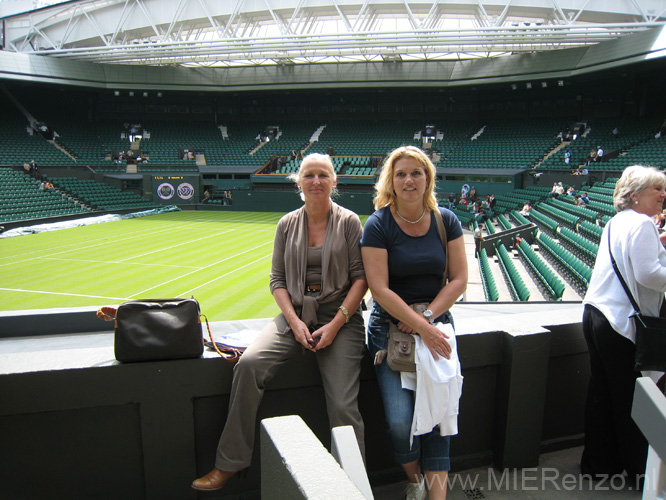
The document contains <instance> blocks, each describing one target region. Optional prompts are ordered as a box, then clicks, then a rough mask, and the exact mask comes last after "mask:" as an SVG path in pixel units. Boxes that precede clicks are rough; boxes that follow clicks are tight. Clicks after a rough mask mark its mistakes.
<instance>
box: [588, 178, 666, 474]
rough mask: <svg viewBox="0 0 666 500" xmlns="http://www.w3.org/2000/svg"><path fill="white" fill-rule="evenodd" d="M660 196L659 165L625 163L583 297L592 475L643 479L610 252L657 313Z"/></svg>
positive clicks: (643, 448)
mask: <svg viewBox="0 0 666 500" xmlns="http://www.w3.org/2000/svg"><path fill="white" fill-rule="evenodd" d="M665 198H666V176H664V173H663V172H660V171H659V170H657V169H656V168H652V167H644V166H640V165H634V166H631V167H628V168H626V169H625V170H624V172H623V173H622V176H621V177H620V179H619V180H618V181H617V183H616V185H615V192H614V194H613V202H614V205H615V209H616V210H617V214H616V215H615V216H613V218H612V219H611V220H610V221H609V222H608V223H607V224H606V226H605V227H604V230H603V233H602V235H601V240H600V245H599V251H598V253H597V258H596V262H595V264H594V271H593V273H592V278H591V280H590V286H589V287H588V290H587V293H586V295H585V299H584V301H583V304H584V312H583V334H584V335H585V340H586V342H587V346H588V352H589V357H590V384H589V390H588V396H587V405H586V410H585V448H584V451H583V456H582V459H581V471H582V472H583V474H590V475H591V476H593V477H597V478H604V477H609V476H613V475H616V474H622V472H623V471H626V473H627V474H628V479H629V481H631V482H632V484H634V483H635V484H641V482H642V481H641V476H642V475H643V474H644V473H645V463H646V460H647V450H648V445H647V441H646V440H645V437H644V436H643V434H642V433H641V431H640V430H639V429H638V427H637V426H636V424H635V422H634V421H633V419H632V418H631V407H632V403H633V395H634V386H635V383H636V379H637V378H638V377H640V376H641V373H639V372H636V371H634V358H635V352H636V349H635V343H636V328H635V326H634V323H633V319H632V317H631V316H632V315H633V313H634V309H633V307H632V305H631V303H630V301H629V298H628V297H627V294H626V292H625V291H624V288H623V287H622V284H621V283H620V280H619V278H618V276H617V274H616V273H615V271H614V269H613V266H612V262H611V252H612V254H613V257H614V259H615V261H616V262H617V266H618V268H619V271H620V273H621V274H622V277H623V278H624V280H625V282H626V283H627V285H628V287H629V289H630V291H631V293H632V295H633V296H634V298H635V299H636V300H637V302H638V304H639V306H640V310H641V312H642V313H644V314H646V315H649V316H659V312H660V310H661V307H662V304H663V302H664V292H666V250H665V249H664V246H663V245H662V244H661V242H660V241H659V234H658V231H657V227H656V226H655V224H654V222H653V221H652V217H654V216H655V215H656V214H658V213H661V211H662V208H663V204H664V199H665ZM609 233H610V234H609ZM653 375H654V374H653ZM654 378H655V379H658V376H655V377H654Z"/></svg>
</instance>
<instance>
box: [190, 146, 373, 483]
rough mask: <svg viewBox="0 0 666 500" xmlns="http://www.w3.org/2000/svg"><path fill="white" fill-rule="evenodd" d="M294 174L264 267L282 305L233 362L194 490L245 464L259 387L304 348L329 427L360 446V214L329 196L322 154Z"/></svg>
mask: <svg viewBox="0 0 666 500" xmlns="http://www.w3.org/2000/svg"><path fill="white" fill-rule="evenodd" d="M295 181H296V183H297V185H298V188H299V190H300V191H301V197H302V199H303V200H304V202H305V204H304V206H303V207H301V208H299V209H298V210H295V211H294V212H291V213H288V214H287V215H285V216H284V217H282V219H280V221H279V222H278V224H277V230H276V232H275V244H274V247H273V260H272V269H271V275H270V287H271V292H272V293H273V296H274V298H275V302H276V303H277V305H278V307H279V308H280V310H281V311H282V313H281V314H280V315H279V316H278V317H276V318H275V319H274V320H273V321H272V322H271V323H270V324H269V325H268V326H267V327H266V328H264V330H263V331H262V333H261V335H260V336H259V337H258V338H257V339H256V340H255V341H254V342H253V343H252V344H251V345H250V347H248V348H247V350H246V351H245V353H244V354H243V356H242V357H241V358H240V360H239V361H238V364H237V365H236V367H235V368H234V377H233V383H232V387H231V394H230V397H229V413H228V416H227V421H226V424H225V426H224V430H223V431H222V436H221V437H220V441H219V445H218V448H217V457H216V460H215V468H214V469H213V470H211V471H210V472H209V473H208V474H206V475H205V476H203V477H201V478H199V479H197V480H195V481H194V482H193V483H192V487H193V488H194V489H197V490H204V491H209V490H217V489H220V488H222V487H223V486H224V485H225V484H226V483H227V481H228V480H229V479H230V478H231V477H232V476H233V475H234V474H235V473H237V472H244V471H245V470H246V469H247V467H248V466H249V465H250V462H251V459H252V449H253V445H254V437H255V420H256V414H257V408H258V407H259V403H260V401H261V398H262V396H263V391H264V387H265V386H266V383H267V382H268V381H269V380H270V379H271V378H273V377H274V376H275V373H276V372H277V370H278V368H279V367H280V365H282V363H284V362H285V361H286V360H287V358H289V357H290V356H292V355H294V354H296V353H300V352H302V350H303V349H307V350H308V351H311V352H313V353H314V354H315V356H316V358H317V363H318V364H319V371H320V373H321V378H322V381H323V385H324V393H325V397H326V408H327V411H328V418H329V423H330V425H331V427H337V426H343V425H351V426H352V427H353V428H354V431H355V433H356V438H357V440H358V443H359V447H360V448H361V451H362V452H363V451H364V446H363V421H362V419H361V415H360V413H359V410H358V405H357V396H358V390H359V381H360V362H361V358H362V356H363V349H364V344H365V335H364V322H363V317H362V315H361V308H360V304H361V300H362V299H363V295H364V294H365V292H366V290H367V283H366V281H365V274H364V272H363V263H362V259H361V251H360V248H359V240H360V238H361V233H362V228H361V221H360V219H359V217H358V216H357V215H356V214H354V213H353V212H351V211H349V210H347V209H345V208H343V207H341V206H339V205H337V204H336V203H334V202H333V201H332V200H331V194H332V193H333V192H334V190H335V187H336V175H335V171H334V169H333V164H332V163H331V159H330V158H329V157H328V156H325V155H321V154H311V155H308V156H307V157H305V158H304V159H303V162H302V164H301V168H300V170H299V172H298V175H297V176H295Z"/></svg>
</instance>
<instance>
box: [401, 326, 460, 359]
mask: <svg viewBox="0 0 666 500" xmlns="http://www.w3.org/2000/svg"><path fill="white" fill-rule="evenodd" d="M398 328H399V329H400V330H401V331H404V330H402V329H401V328H400V323H398ZM407 333H409V332H407ZM418 334H419V336H420V337H421V339H422V340H423V343H424V344H425V345H426V347H428V349H429V350H430V353H431V354H432V357H433V358H435V360H437V359H439V356H444V357H445V358H446V359H451V344H449V343H448V341H447V340H446V339H448V338H449V336H448V335H446V334H445V333H444V332H443V331H441V330H440V329H439V328H437V327H436V326H435V325H430V324H429V325H428V327H427V328H426V329H425V330H423V331H422V332H419V333H418Z"/></svg>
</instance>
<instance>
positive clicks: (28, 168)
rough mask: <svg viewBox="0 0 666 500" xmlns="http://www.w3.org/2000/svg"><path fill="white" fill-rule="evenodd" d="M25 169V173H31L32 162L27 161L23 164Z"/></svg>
mask: <svg viewBox="0 0 666 500" xmlns="http://www.w3.org/2000/svg"><path fill="white" fill-rule="evenodd" d="M23 170H25V173H26V174H28V175H30V163H28V162H27V161H26V162H25V163H24V164H23Z"/></svg>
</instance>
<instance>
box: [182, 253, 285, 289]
mask: <svg viewBox="0 0 666 500" xmlns="http://www.w3.org/2000/svg"><path fill="white" fill-rule="evenodd" d="M271 255H272V253H269V254H268V255H265V256H263V257H261V258H260V259H257V260H255V261H253V262H248V263H247V264H245V265H244V266H241V267H237V268H236V269H234V270H232V271H229V272H228V273H225V274H222V275H220V276H218V277H217V278H215V279H212V280H210V281H207V282H206V283H202V284H201V285H199V286H195V287H194V288H192V289H191V290H188V291H187V292H183V293H180V294H178V296H179V297H182V296H183V295H189V294H191V293H192V292H193V291H194V290H196V289H198V288H201V287H202V286H206V285H210V284H211V283H213V282H215V281H217V280H219V279H222V278H226V277H227V276H229V275H230V274H233V273H235V272H237V271H240V270H241V269H243V268H245V267H248V266H252V265H254V264H256V263H257V262H259V261H262V260H264V259H265V258H267V257H270V256H271Z"/></svg>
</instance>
